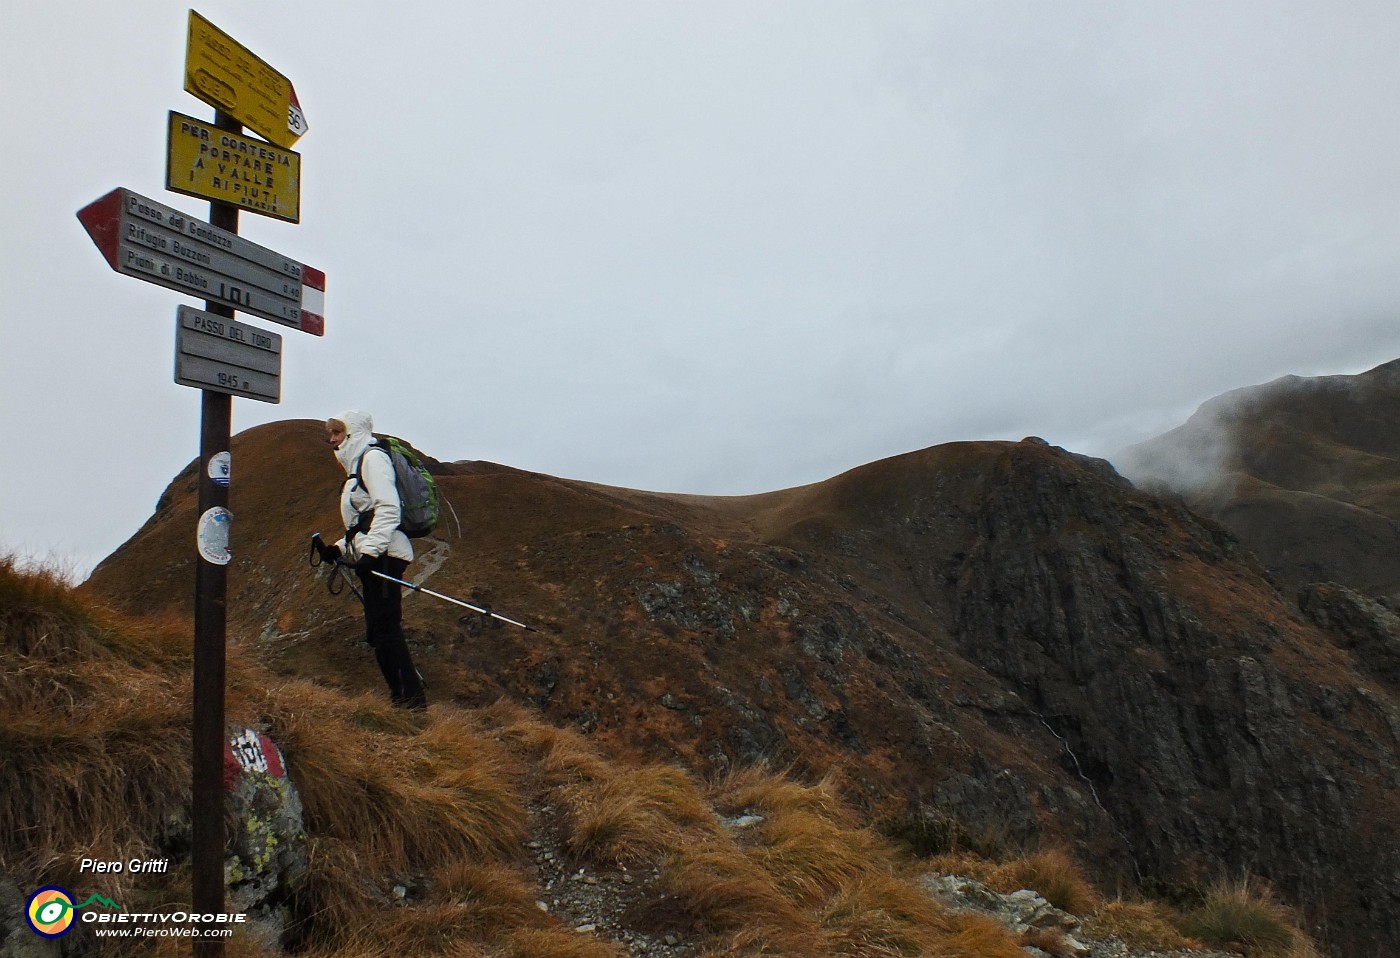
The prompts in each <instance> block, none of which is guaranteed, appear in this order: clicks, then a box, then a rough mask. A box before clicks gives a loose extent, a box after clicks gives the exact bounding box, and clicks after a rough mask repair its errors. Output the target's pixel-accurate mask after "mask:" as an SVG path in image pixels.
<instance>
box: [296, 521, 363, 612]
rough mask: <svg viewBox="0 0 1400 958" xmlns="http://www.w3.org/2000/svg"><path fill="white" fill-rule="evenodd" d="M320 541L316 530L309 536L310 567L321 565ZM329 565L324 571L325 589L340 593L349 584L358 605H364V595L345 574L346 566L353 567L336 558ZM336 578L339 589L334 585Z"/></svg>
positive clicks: (331, 592) (319, 534)
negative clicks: (338, 581)
mask: <svg viewBox="0 0 1400 958" xmlns="http://www.w3.org/2000/svg"><path fill="white" fill-rule="evenodd" d="M320 542H321V533H319V532H318V533H316V534H315V535H313V536H312V537H311V554H310V556H308V559H309V561H310V562H311V568H313V569H314V568H316V567H317V566H319V565H321V550H320V549H318V548H317V546H318V545H319V544H320ZM330 566H331V570H330V572H328V573H326V591H327V592H329V593H330V594H331V595H340V593H341V592H343V591H345V587H346V586H347V585H348V586H350V592H351V593H352V594H353V595H354V596H355V598H357V599H359V600H360V605H364V604H365V597H364V596H362V595H360V590H359V589H357V588H355V583H353V582H351V581H350V576H348V575H346V574H345V571H344V570H345V569H347V568H350V569H353V568H354V566H349V565H347V564H346V563H344V562H341V561H340V560H339V559H336V560H335V561H334V562H332V563H330ZM336 579H339V580H340V588H339V589H337V588H336V587H335V583H336Z"/></svg>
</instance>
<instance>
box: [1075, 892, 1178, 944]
mask: <svg viewBox="0 0 1400 958" xmlns="http://www.w3.org/2000/svg"><path fill="white" fill-rule="evenodd" d="M1179 920H1180V918H1179V916H1177V915H1175V914H1174V913H1173V912H1172V910H1171V909H1170V908H1168V907H1167V906H1166V905H1163V904H1160V903H1158V902H1132V901H1123V900H1121V899H1118V900H1115V901H1110V902H1105V903H1104V904H1102V905H1101V906H1099V908H1098V910H1097V911H1095V912H1094V914H1093V915H1091V916H1090V917H1089V918H1088V919H1087V920H1086V921H1085V922H1084V933H1085V934H1086V935H1088V936H1089V937H1091V938H1100V939H1103V938H1117V939H1118V940H1120V941H1122V942H1123V943H1124V944H1126V945H1128V946H1130V947H1133V948H1147V949H1152V950H1154V951H1167V950H1170V949H1174V948H1193V947H1200V944H1199V942H1197V941H1195V940H1194V939H1191V938H1187V937H1186V936H1185V935H1183V934H1182V933H1181V929H1180V928H1178V927H1177V924H1176V922H1177V921H1179Z"/></svg>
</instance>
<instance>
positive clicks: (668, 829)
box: [560, 766, 718, 864]
mask: <svg viewBox="0 0 1400 958" xmlns="http://www.w3.org/2000/svg"><path fill="white" fill-rule="evenodd" d="M560 798H561V800H562V802H563V804H564V806H565V811H566V815H567V816H568V818H569V821H570V826H571V827H570V834H569V835H568V836H567V839H566V841H567V844H568V847H569V850H570V851H571V852H573V853H574V854H575V855H578V856H579V857H581V858H585V859H588V860H590V861H594V862H597V863H599V864H606V863H613V862H616V863H623V864H641V863H654V862H655V861H657V860H658V859H659V858H660V856H661V855H662V854H663V853H664V852H665V851H666V850H667V849H669V848H672V847H674V846H675V845H676V844H678V843H679V842H681V841H683V840H685V833H687V832H690V833H693V835H714V834H715V833H716V832H717V831H718V825H717V824H716V823H715V817H714V813H713V812H711V811H710V808H709V806H708V805H707V804H706V803H705V801H704V798H703V796H702V795H701V794H700V792H699V790H698V789H697V788H696V787H695V785H694V783H693V782H692V781H691V779H690V776H689V775H687V774H686V773H685V772H684V771H682V770H681V769H679V768H674V767H666V766H644V767H642V768H636V769H625V770H622V771H620V772H617V771H614V772H613V774H611V775H610V776H607V777H595V778H593V779H592V780H590V781H587V782H580V783H578V784H575V785H573V786H570V787H568V788H565V789H563V790H562V792H561V795H560Z"/></svg>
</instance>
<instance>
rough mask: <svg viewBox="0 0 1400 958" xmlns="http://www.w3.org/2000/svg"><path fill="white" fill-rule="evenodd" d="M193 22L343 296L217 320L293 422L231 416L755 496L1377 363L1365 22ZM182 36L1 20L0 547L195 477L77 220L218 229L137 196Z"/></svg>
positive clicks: (131, 312) (1384, 3) (1010, 8)
mask: <svg viewBox="0 0 1400 958" xmlns="http://www.w3.org/2000/svg"><path fill="white" fill-rule="evenodd" d="M196 9H197V10H198V11H199V12H200V13H201V14H202V15H203V16H205V17H207V18H208V19H209V20H211V21H212V22H213V23H215V24H216V25H218V26H219V27H220V28H222V29H223V30H225V31H226V32H228V33H229V34H231V35H232V36H233V37H235V38H236V39H238V40H239V41H241V42H242V43H243V44H245V45H246V46H248V47H249V48H251V49H252V50H253V51H254V52H255V53H257V54H258V55H259V56H261V57H262V58H263V59H264V60H266V61H267V62H268V63H270V64H271V65H272V66H274V67H276V68H277V69H278V70H280V71H281V72H282V73H284V74H286V75H287V76H288V77H289V78H290V79H291V80H292V82H293V83H294V84H295V87H296V91H297V95H298V97H299V99H300V101H301V105H302V108H303V110H304V111H305V115H306V119H307V122H308V124H309V127H310V132H309V133H307V135H306V136H305V137H303V138H302V140H301V141H300V142H299V143H298V144H297V147H296V148H297V150H298V151H299V152H300V153H301V154H302V156H303V173H302V181H303V188H302V222H301V223H300V224H299V225H293V224H288V223H282V222H278V221H275V220H271V219H267V218H265V217H260V216H256V215H252V214H247V213H245V214H243V215H242V217H241V223H240V231H241V233H242V235H244V236H246V237H248V238H249V239H251V240H253V241H255V242H258V243H261V244H263V245H265V246H269V247H271V248H273V249H275V250H277V251H278V252H280V253H284V254H286V255H288V256H291V257H293V258H295V259H298V260H300V261H302V262H305V263H308V264H310V265H312V266H316V267H318V268H320V269H322V270H324V271H325V273H326V277H327V297H326V330H327V331H326V335H325V337H324V338H320V339H318V338H316V337H313V336H309V335H306V334H304V333H301V332H298V331H296V330H293V329H288V328H285V327H279V326H275V325H273V324H270V323H263V322H261V321H259V320H256V319H253V318H249V317H242V318H243V319H244V321H245V322H249V323H254V324H259V325H264V326H267V327H268V328H270V329H273V330H275V331H277V332H279V333H282V334H283V337H284V340H283V345H284V362H283V371H282V402H281V404H280V405H273V404H267V403H259V402H254V401H250V400H246V399H238V400H235V402H234V412H233V417H234V418H233V421H234V430H235V432H238V431H242V430H244V429H247V428H249V427H251V426H254V425H257V424H259V423H263V422H267V421H270V420H275V419H294V418H295V419H299V418H314V419H324V418H325V417H326V416H328V415H331V414H333V413H335V412H338V411H340V410H343V409H347V408H360V409H364V410H367V411H369V412H371V413H372V414H373V415H374V417H375V420H376V425H377V427H378V428H379V429H381V430H382V431H387V432H392V433H395V434H398V435H401V436H404V437H405V438H408V439H410V440H412V441H413V442H414V443H415V444H416V445H418V446H419V447H420V448H421V449H423V450H424V451H425V452H428V453H429V454H431V455H434V456H436V457H438V458H441V459H446V460H453V459H488V460H493V461H496V462H501V463H506V464H508V465H512V466H517V467H520V468H524V469H530V470H536V471H540V472H545V473H550V474H552V475H558V476H564V477H569V478H578V479H587V480H592V481H597V482H604V483H611V484H615V485H621V486H628V487H632V488H642V489H651V490H658V491H669V492H688V493H705V494H744V493H753V492H762V491H768V490H771V489H778V488H784V487H788V486H793V485H799V484H803V483H807V482H813V481H817V480H820V479H824V478H827V477H829V476H832V475H835V474H837V473H840V472H842V471H844V470H846V469H849V468H852V467H854V466H857V465H860V464H862V463H865V462H870V461H872V460H875V459H879V458H883V457H885V456H890V455H894V454H898V453H902V452H907V451H910V450H913V449H919V448H923V447H925V446H930V445H935V444H937V443H942V442H948V441H953V440H965V439H1019V438H1021V437H1023V436H1027V435H1039V436H1043V437H1044V438H1046V439H1048V440H1049V441H1051V442H1052V443H1055V444H1058V445H1063V446H1066V447H1068V448H1070V449H1073V450H1076V451H1080V452H1087V453H1092V454H1096V455H1111V454H1112V453H1113V452H1114V451H1116V450H1118V449H1119V448H1121V447H1122V446H1124V445H1126V444H1128V443H1131V442H1135V441H1138V440H1142V439H1146V438H1149V437H1151V436H1153V435H1157V434H1159V433H1161V432H1164V431H1166V430H1167V429H1170V428H1172V427H1173V426H1175V425H1177V424H1179V423H1180V422H1181V421H1183V420H1184V419H1185V418H1186V417H1187V416H1188V415H1189V414H1190V413H1191V412H1192V411H1193V410H1194V409H1195V408H1196V406H1197V405H1199V404H1200V403H1201V402H1202V401H1204V400H1206V399H1208V398H1210V397H1211V396H1214V395H1217V394H1219V393H1221V392H1224V391H1226V390H1229V389H1232V388H1235V387H1238V386H1244V385H1249V384H1253V383H1257V382H1263V381H1267V380H1269V379H1273V378H1275V377H1277V376H1280V375H1283V374H1287V373H1296V374H1300V375H1313V374H1333V373H1355V372H1360V371H1363V370H1365V369H1369V368H1371V367H1373V366H1375V365H1378V364H1380V363H1382V362H1386V361H1388V360H1391V359H1395V358H1397V357H1398V356H1400V268H1397V267H1398V266H1400V123H1397V122H1396V91H1397V90H1400V5H1398V4H1396V3H1395V2H1394V0H1374V2H1372V0H1348V2H1336V0H1325V2H1324V0H1316V2H1307V3H1303V2H1291V0H1268V2H1234V0H1230V2H1224V3H1222V2H1220V0H1185V2H1181V0H1176V2H1170V3H1168V2H1134V3H1120V2H1116V0H1101V2H1093V3H1069V2H1053V0H1026V2H1017V3H1011V2H997V0H969V2H944V0H919V2H892V0H869V2H842V3H829V2H819V0H800V2H764V0H743V2H679V0H678V2H660V3H659V2H656V0H645V2H643V0H636V2H631V0H629V2H607V3H594V2H585V0H558V2H529V0H521V2H512V3H498V2H490V3H488V2H476V0H471V2H455V3H451V4H448V3H434V4H429V3H421V2H414V0H400V2H398V3H395V4H384V3H379V2H376V3H366V2H359V0H353V2H346V0H336V2H329V0H326V2H288V0H277V2H264V0H237V2H233V0H206V2H203V3H201V4H200V5H199V6H198V7H196ZM188 10H189V7H188V5H187V4H182V3H173V2H164V0H136V2H131V3H94V2H81V3H79V2H74V0H50V2H47V3H43V4H9V5H8V8H7V10H6V12H5V17H4V19H5V27H4V31H3V40H0V43H3V46H4V50H3V56H0V88H3V89H4V91H5V94H4V97H3V98H0V122H2V123H3V128H4V129H5V131H6V135H5V138H6V146H5V147H4V149H3V150H0V173H2V174H3V176H0V182H3V183H4V188H5V195H6V202H5V204H4V209H5V211H6V215H7V216H8V217H9V221H8V223H7V224H6V226H5V228H4V229H0V244H3V259H0V262H2V263H3V266H0V269H3V283H2V284H0V448H3V449H4V450H5V454H4V457H3V463H4V467H3V469H0V550H2V551H8V552H18V553H22V554H26V555H37V556H39V557H41V558H45V559H49V560H53V561H57V562H60V563H63V564H66V565H68V566H69V567H71V568H73V569H74V570H75V571H76V573H77V574H78V575H83V574H86V572H87V571H88V569H90V567H91V566H92V565H93V564H95V563H96V562H97V561H98V560H99V559H101V558H102V557H104V556H106V555H107V554H109V553H110V552H111V551H112V550H114V549H115V548H116V547H117V546H119V545H120V544H121V543H122V542H123V541H124V540H125V539H126V538H128V537H129V536H130V535H131V534H132V533H134V532H135V531H136V530H137V528H139V526H140V525H141V523H142V522H143V521H144V520H145V519H146V518H147V517H148V516H149V515H150V514H151V512H152V511H153V510H154V507H155V503H156V499H157V497H158V496H159V495H160V493H161V492H162V490H163V489H164V488H165V486H166V484H167V483H168V482H169V481H170V479H171V478H172V477H173V476H174V475H175V474H176V473H177V472H178V471H179V470H180V469H181V468H182V467H183V466H184V465H185V464H186V463H188V462H189V461H190V460H191V459H193V458H194V457H195V456H196V455H197V454H198V443H199V407H200V402H199V395H198V392H197V391H196V390H194V389H191V388H189V387H185V386H180V385H176V384H175V383H174V382H173V381H172V366H173V359H172V357H173V351H174V325H175V312H176V307H177V306H178V305H179V304H181V303H186V304H190V305H195V306H198V305H200V303H198V302H197V301H195V300H193V299H190V298H188V297H185V296H181V295H179V294H177V293H174V292H171V291H168V290H165V289H161V288H159V287H156V286H153V285H150V284H148V283H144V282H141V281H139V280H136V279H132V278H129V277H125V276H119V275H118V274H116V273H114V272H113V271H112V270H111V269H110V268H109V267H108V266H107V264H106V262H105V261H104V260H103V259H102V257H101V256H100V255H99V253H98V252H97V249H96V248H95V247H94V245H93V244H92V242H91V241H90V240H89V239H88V237H87V235H86V234H85V233H84V231H83V229H82V227H81V226H80V224H79V223H78V221H77V219H76V218H75V216H74V214H75V213H76V212H77V210H78V209H79V208H81V207H83V206H85V205H86V204H87V203H89V202H91V201H92V200H94V199H96V198H98V197H99V196H101V195H102V194H104V193H107V192H108V191H109V190H111V189H113V188H114V187H118V186H123V187H127V188H129V189H132V190H134V191H136V192H138V193H141V194H144V195H146V196H149V197H151V198H154V199H158V200H160V201H161V202H163V203H166V204H167V205H170V206H174V207H178V208H180V209H181V210H184V211H185V212H187V213H189V214H192V215H193V216H196V217H198V218H201V219H207V218H208V205H207V204H206V203H205V202H203V201H200V200H195V199H191V198H189V197H184V196H177V195H175V194H172V193H167V192H165V191H164V189H163V186H164V182H165V179H164V177H165V152H166V135H165V126H166V117H167V112H168V111H169V110H178V111H180V112H183V113H187V114H190V115H193V116H196V117H200V118H205V119H212V117H213V111H212V108H210V107H208V106H206V105H204V104H203V103H201V102H199V101H198V100H196V99H195V98H194V97H192V96H190V95H189V94H187V93H185V92H184V90H183V64H184V57H185V36H186V28H187V18H188ZM328 455H329V453H328ZM233 471H234V482H235V483H236V482H238V481H239V478H240V474H239V471H238V463H237V462H235V463H234V464H233ZM237 529H238V526H237V521H236V519H235V523H234V526H233V539H232V547H233V551H234V552H235V553H236V552H237V550H238V532H237ZM193 548H194V531H193V530H191V549H193Z"/></svg>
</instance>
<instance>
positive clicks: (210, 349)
mask: <svg viewBox="0 0 1400 958" xmlns="http://www.w3.org/2000/svg"><path fill="white" fill-rule="evenodd" d="M175 381H176V382H177V383H179V384H180V385H182V386H193V387H195V388H196V389H212V390H213V391H214V392H220V393H228V394H229V395H231V396H243V397H244V398H246V399H257V400H259V401H261V402H271V403H277V402H281V401H282V336H281V334H279V333H273V332H269V331H267V330H265V329H258V328H257V327H256V326H247V325H245V324H243V323H237V322H234V321H233V320H231V319H225V318H224V317H223V316H215V315H214V314H213V313H206V312H205V311H204V310H202V309H195V308H194V307H193V306H181V307H180V308H179V312H178V316H177V317H176V322H175Z"/></svg>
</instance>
